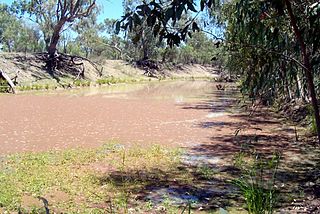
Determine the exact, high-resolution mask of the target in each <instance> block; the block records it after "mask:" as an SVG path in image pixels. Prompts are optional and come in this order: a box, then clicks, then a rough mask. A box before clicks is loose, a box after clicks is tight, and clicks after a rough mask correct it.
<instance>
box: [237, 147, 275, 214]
mask: <svg viewBox="0 0 320 214" xmlns="http://www.w3.org/2000/svg"><path fill="white" fill-rule="evenodd" d="M279 162H280V156H279V155H278V154H274V155H273V156H272V157H271V158H270V159H266V158H262V157H260V156H259V155H258V154H247V153H245V152H240V153H238V154H235V157H234V165H235V166H236V167H238V168H239V169H240V170H241V174H240V176H239V177H238V178H236V179H233V181H232V183H233V184H234V185H235V186H237V187H238V188H239V190H240V193H241V194H242V196H243V197H244V199H245V201H246V208H247V210H248V212H249V213H252V214H265V213H269V214H271V213H273V212H274V210H275V207H276V205H277V202H278V199H279V193H278V192H277V190H276V189H275V181H276V173H277V170H278V166H279Z"/></svg>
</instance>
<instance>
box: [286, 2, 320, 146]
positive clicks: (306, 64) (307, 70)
mask: <svg viewBox="0 0 320 214" xmlns="http://www.w3.org/2000/svg"><path fill="white" fill-rule="evenodd" d="M285 3H286V6H287V10H288V14H289V17H290V21H291V25H292V28H293V31H294V34H295V35H296V38H297V41H298V42H299V45H300V48H301V55H302V59H303V65H304V67H305V68H304V71H305V75H306V78H307V83H308V88H309V93H310V97H311V103H312V107H313V111H314V117H315V121H316V125H317V135H318V141H319V143H320V115H319V106H318V100H317V95H316V92H315V87H314V81H313V74H312V66H311V64H310V57H309V54H308V51H307V47H306V44H305V42H304V40H303V38H302V35H301V31H300V30H299V28H298V25H297V21H296V17H295V16H294V14H293V11H292V7H291V3H290V0H285Z"/></svg>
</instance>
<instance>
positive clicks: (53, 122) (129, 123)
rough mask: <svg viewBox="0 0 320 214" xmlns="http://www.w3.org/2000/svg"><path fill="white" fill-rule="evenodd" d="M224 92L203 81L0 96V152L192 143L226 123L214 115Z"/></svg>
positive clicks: (222, 110) (226, 96)
mask: <svg viewBox="0 0 320 214" xmlns="http://www.w3.org/2000/svg"><path fill="white" fill-rule="evenodd" d="M230 88H231V87H230ZM230 93H231V89H230V90H229V89H228V88H227V90H226V91H217V89H216V87H215V83H212V82H208V81H178V82H163V83H145V84H129V85H116V86H108V87H94V88H86V89H78V90H68V91H53V92H38V93H24V94H18V95H2V96H0V109H1V111H0V118H1V120H0V154H10V153H16V152H26V151H46V150H61V149H66V148H75V147H97V146H100V145H102V144H103V143H105V142H108V141H109V140H118V141H119V142H121V143H123V144H128V145H132V144H140V145H150V144H155V143H157V144H165V145H169V146H188V145H195V144H197V143H201V142H203V141H207V140H208V138H210V137H211V136H212V134H213V132H214V129H215V128H219V126H220V127H221V126H223V122H226V121H225V120H223V121H221V120H219V121H217V118H218V119H219V118H220V119H221V118H223V117H225V115H226V114H227V110H226V109H227V107H228V105H229V104H230V100H233V98H232V97H230ZM215 108H216V110H215ZM214 121H216V123H215V124H214ZM212 126H217V127H213V128H212ZM210 127H211V128H210Z"/></svg>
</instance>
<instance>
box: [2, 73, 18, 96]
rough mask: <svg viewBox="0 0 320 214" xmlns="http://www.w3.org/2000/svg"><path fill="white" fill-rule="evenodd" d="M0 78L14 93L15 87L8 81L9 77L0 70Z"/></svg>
mask: <svg viewBox="0 0 320 214" xmlns="http://www.w3.org/2000/svg"><path fill="white" fill-rule="evenodd" d="M0 77H2V78H3V79H5V80H6V81H7V83H8V85H9V86H10V88H11V89H12V93H14V94H15V93H16V90H15V87H16V86H15V85H14V83H13V82H12V80H11V79H10V77H9V76H8V75H7V74H6V73H5V72H4V71H3V70H1V69H0Z"/></svg>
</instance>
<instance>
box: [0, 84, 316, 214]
mask: <svg viewBox="0 0 320 214" xmlns="http://www.w3.org/2000/svg"><path fill="white" fill-rule="evenodd" d="M236 97H237V92H236V91H234V90H233V89H232V87H231V86H228V87H227V89H226V90H224V91H218V90H216V87H215V83H210V82H198V81H195V82H171V83H160V84H154V83H152V84H143V85H132V86H130V88H127V87H124V88H123V87H121V86H119V87H118V86H117V87H115V88H106V89H102V90H99V91H97V88H94V89H92V90H80V91H63V92H60V93H56V92H55V93H53V94H36V95H35V94H24V95H18V96H7V95H6V96H0V108H1V112H0V117H1V121H0V137H1V147H0V153H1V154H10V153H16V152H22V151H46V150H52V149H57V150H63V149H66V148H75V147H85V148H88V147H94V148H96V147H98V146H101V145H102V144H103V143H104V142H106V140H108V139H118V140H119V142H121V144H122V145H121V146H125V147H128V148H132V147H133V146H132V145H137V146H138V147H148V146H150V145H152V144H162V145H165V146H169V147H174V148H177V147H178V148H181V147H182V148H185V151H186V152H185V153H184V154H183V155H182V157H181V159H182V160H181V163H180V164H179V165H178V166H174V167H173V168H170V170H169V171H167V170H165V169H162V168H161V167H156V168H148V169H144V168H135V167H132V168H130V167H128V168H126V170H119V169H117V168H116V169H115V168H113V167H112V164H108V163H109V162H108V159H107V160H103V161H102V162H101V161H98V162H95V163H94V164H93V165H90V167H92V168H93V169H94V170H95V171H96V172H97V173H98V174H97V175H96V176H97V177H96V179H97V181H96V182H97V183H95V184H96V185H99V186H101V188H103V187H105V186H106V185H108V184H109V183H110V182H111V183H112V184H113V185H115V186H116V187H118V188H120V187H124V186H125V185H127V186H125V189H126V191H128V192H130V193H131V194H133V195H134V197H133V198H134V199H132V200H130V203H131V205H130V206H132V207H135V206H136V205H137V204H135V203H139V202H147V201H148V200H151V201H152V202H153V203H155V204H163V203H165V202H166V201H167V200H170V201H171V202H172V203H174V204H179V205H182V204H183V205H185V204H187V203H189V202H190V201H192V202H193V203H194V205H192V206H193V207H194V208H196V209H197V210H198V211H199V212H200V211H201V210H204V212H205V211H207V210H210V209H213V208H219V207H223V208H226V207H229V206H239V203H240V202H243V199H241V198H240V197H239V194H238V192H237V190H236V189H235V188H234V187H233V186H232V185H231V184H230V182H229V181H230V179H233V178H237V177H239V175H240V172H239V170H237V169H236V168H235V167H234V157H235V154H237V153H238V152H240V151H249V150H254V151H255V152H256V153H257V154H261V155H264V156H268V155H272V154H273V153H274V152H279V153H281V155H282V159H281V165H280V168H279V172H278V176H277V181H276V185H277V186H278V187H277V188H278V190H279V191H280V192H281V193H282V199H281V200H282V202H281V207H282V211H283V212H285V213H292V212H307V213H313V212H317V211H319V203H318V202H319V195H320V194H319V192H320V191H319V190H320V188H319V187H320V180H319V175H320V174H319V155H318V154H319V148H318V147H317V146H316V145H315V144H312V142H311V143H310V141H311V140H310V139H309V140H308V142H301V141H298V142H297V141H296V133H295V127H294V126H292V125H290V124H288V123H287V121H285V120H283V119H282V118H279V117H277V116H276V115H275V114H273V113H272V112H271V111H269V110H267V109H259V110H258V111H256V112H253V113H252V114H249V113H250V109H248V110H247V111H246V110H241V111H239V108H237V107H236V106H237V105H236ZM298 134H299V135H301V131H300V130H299V129H298ZM164 154H165V153H164ZM133 156H134V155H133ZM134 157H135V156H134ZM109 161H111V160H109ZM121 161H122V160H121V157H118V159H117V160H116V162H117V164H119V163H121ZM86 167H88V166H86ZM181 176H182V178H181ZM137 184H138V185H137ZM51 197H53V196H51ZM27 199H28V198H27ZM110 203H111V202H110ZM110 203H109V202H103V203H98V204H95V205H94V206H95V207H100V208H102V209H107V207H108V206H109V204H110ZM130 203H129V204H130ZM158 208H159V209H160V210H158V213H161V209H162V208H161V206H160V207H158ZM158 208H157V209H158ZM238 211H239V210H238ZM238 211H236V212H238Z"/></svg>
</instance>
